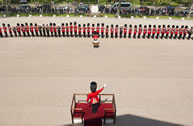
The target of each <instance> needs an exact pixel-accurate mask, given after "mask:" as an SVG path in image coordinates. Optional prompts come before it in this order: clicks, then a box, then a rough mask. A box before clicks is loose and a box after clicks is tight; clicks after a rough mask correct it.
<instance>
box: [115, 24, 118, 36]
mask: <svg viewBox="0 0 193 126" xmlns="http://www.w3.org/2000/svg"><path fill="white" fill-rule="evenodd" d="M118 27H119V26H118V25H116V27H115V38H117V37H118Z"/></svg>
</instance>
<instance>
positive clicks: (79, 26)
mask: <svg viewBox="0 0 193 126" xmlns="http://www.w3.org/2000/svg"><path fill="white" fill-rule="evenodd" d="M81 30H82V28H81V24H79V25H78V35H79V37H82V35H81Z"/></svg>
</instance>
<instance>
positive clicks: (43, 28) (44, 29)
mask: <svg viewBox="0 0 193 126" xmlns="http://www.w3.org/2000/svg"><path fill="white" fill-rule="evenodd" d="M42 30H43V36H44V37H46V26H45V24H43V25H42Z"/></svg>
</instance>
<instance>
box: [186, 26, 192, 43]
mask: <svg viewBox="0 0 193 126" xmlns="http://www.w3.org/2000/svg"><path fill="white" fill-rule="evenodd" d="M192 34H193V27H191V29H189V30H188V38H187V39H188V40H189V39H191V35H192Z"/></svg>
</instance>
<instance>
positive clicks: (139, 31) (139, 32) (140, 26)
mask: <svg viewBox="0 0 193 126" xmlns="http://www.w3.org/2000/svg"><path fill="white" fill-rule="evenodd" d="M141 32H142V25H141V24H140V25H139V29H138V36H137V38H139V39H140V37H141Z"/></svg>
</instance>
